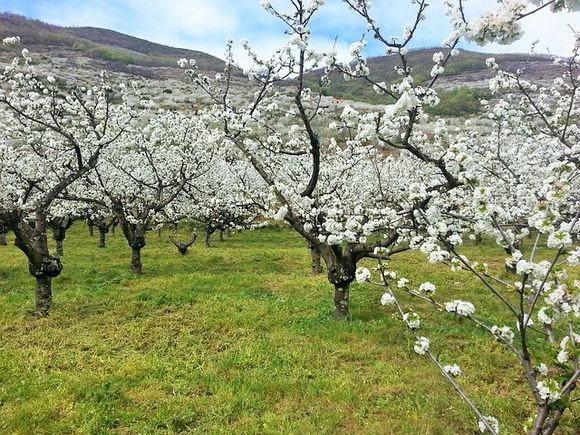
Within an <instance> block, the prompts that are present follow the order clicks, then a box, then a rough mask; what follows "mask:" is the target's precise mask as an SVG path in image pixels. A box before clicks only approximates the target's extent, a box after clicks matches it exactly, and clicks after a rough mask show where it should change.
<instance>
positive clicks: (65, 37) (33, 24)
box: [0, 13, 224, 76]
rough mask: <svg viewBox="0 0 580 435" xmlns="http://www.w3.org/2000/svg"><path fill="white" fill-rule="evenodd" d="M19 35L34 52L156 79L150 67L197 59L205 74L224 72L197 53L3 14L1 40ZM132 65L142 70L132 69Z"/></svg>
mask: <svg viewBox="0 0 580 435" xmlns="http://www.w3.org/2000/svg"><path fill="white" fill-rule="evenodd" d="M13 35H18V36H20V37H21V39H22V41H23V43H24V44H25V45H26V47H28V48H29V49H31V51H33V52H34V53H38V54H45V55H48V54H50V55H51V56H56V57H59V56H74V57H86V58H89V59H93V60H96V61H99V62H100V63H104V66H105V67H107V68H106V69H109V70H113V71H115V70H120V71H123V72H133V73H135V74H138V75H145V76H154V75H155V74H152V71H149V73H147V68H156V67H170V68H175V69H177V63H176V60H177V59H179V58H187V59H191V58H195V59H196V60H197V63H198V65H199V68H200V69H201V70H203V71H221V70H223V67H224V62H223V61H222V60H221V59H218V58H217V57H215V56H211V55H209V54H207V53H203V52H201V51H195V50H186V49H181V48H172V47H167V46H164V45H161V44H156V43H153V42H149V41H146V40H144V39H140V38H135V37H133V36H129V35H124V34H122V33H119V32H115V31H112V30H107V29H99V28H94V27H61V26H55V25H52V24H47V23H43V22H42V21H38V20H33V19H29V18H26V17H22V16H19V15H15V14H11V13H0V37H1V38H4V37H6V36H13ZM0 53H1V51H0ZM130 66H134V67H141V68H133V71H131V68H130Z"/></svg>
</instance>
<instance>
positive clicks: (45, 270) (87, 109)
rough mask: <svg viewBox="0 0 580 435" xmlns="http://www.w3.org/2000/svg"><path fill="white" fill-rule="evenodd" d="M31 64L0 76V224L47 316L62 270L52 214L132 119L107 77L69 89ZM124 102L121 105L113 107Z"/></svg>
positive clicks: (24, 60)
mask: <svg viewBox="0 0 580 435" xmlns="http://www.w3.org/2000/svg"><path fill="white" fill-rule="evenodd" d="M8 39H9V38H8ZM4 42H5V43H17V42H19V41H18V39H17V38H13V41H12V40H10V41H7V42H6V41H4ZM30 61H31V56H30V53H29V52H28V50H27V49H23V50H22V55H21V56H19V57H17V58H15V59H14V61H13V62H12V63H11V64H10V65H8V66H7V67H6V68H5V70H4V72H3V73H2V74H0V86H1V90H0V106H1V108H2V116H3V122H2V125H1V126H0V129H1V136H2V141H1V142H0V214H1V217H0V220H1V221H2V222H3V223H4V224H5V225H6V227H7V228H9V229H10V230H12V231H13V232H14V235H15V238H16V240H15V244H16V246H17V247H18V248H19V249H20V250H21V251H22V252H23V253H24V254H25V255H26V257H27V258H28V263H29V271H30V274H31V275H32V276H33V277H34V278H35V279H36V303H35V312H36V314H38V315H46V314H48V312H49V309H50V305H51V302H52V287H51V283H52V278H55V277H57V276H58V275H59V274H60V272H61V270H62V263H61V261H60V259H59V257H58V256H55V255H53V254H51V252H50V250H49V246H48V242H47V235H46V228H47V225H48V220H49V213H50V208H51V206H52V205H53V204H54V202H55V201H56V200H57V199H58V198H59V197H61V196H62V195H63V194H64V193H65V191H66V190H67V189H68V188H69V187H70V186H71V185H73V184H74V183H75V182H78V181H79V180H80V179H82V178H83V177H85V176H87V175H88V174H89V173H90V172H91V171H92V170H93V169H94V168H95V166H96V165H97V163H98V161H99V159H100V158H101V154H102V152H103V151H104V150H105V149H107V148H108V147H109V146H111V145H112V144H114V143H115V142H117V141H118V140H119V139H120V138H122V136H123V134H124V132H125V130H126V129H127V126H129V125H130V124H131V122H132V119H133V117H134V115H133V114H132V111H131V110H130V107H129V106H128V105H127V103H126V100H125V98H124V89H123V88H119V87H113V86H112V85H111V84H109V81H108V79H107V75H106V74H105V73H104V72H103V73H101V75H100V79H98V80H97V83H96V84H95V85H91V86H86V87H85V86H80V85H79V86H77V85H73V86H71V87H70V88H64V87H63V86H60V80H59V79H58V78H57V77H56V76H50V75H49V76H46V77H44V76H39V75H38V74H37V73H36V72H35V69H34V66H33V65H32V64H31V62H30ZM119 95H121V96H122V102H121V103H120V104H117V105H114V104H112V102H111V101H112V99H113V98H114V97H116V96H119Z"/></svg>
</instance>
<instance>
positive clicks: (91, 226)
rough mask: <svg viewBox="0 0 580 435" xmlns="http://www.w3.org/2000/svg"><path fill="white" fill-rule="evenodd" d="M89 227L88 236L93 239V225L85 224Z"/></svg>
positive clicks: (90, 223)
mask: <svg viewBox="0 0 580 435" xmlns="http://www.w3.org/2000/svg"><path fill="white" fill-rule="evenodd" d="M87 225H88V226H89V236H91V237H93V236H94V235H95V230H94V225H93V223H92V222H87Z"/></svg>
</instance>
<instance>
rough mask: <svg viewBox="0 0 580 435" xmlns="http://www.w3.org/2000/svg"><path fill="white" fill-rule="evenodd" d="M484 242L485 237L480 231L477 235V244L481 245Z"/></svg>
mask: <svg viewBox="0 0 580 435" xmlns="http://www.w3.org/2000/svg"><path fill="white" fill-rule="evenodd" d="M482 243H483V237H482V236H481V234H480V233H477V234H476V235H475V246H480V245H481V244H482Z"/></svg>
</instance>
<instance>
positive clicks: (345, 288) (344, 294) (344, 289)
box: [334, 284, 350, 320]
mask: <svg viewBox="0 0 580 435" xmlns="http://www.w3.org/2000/svg"><path fill="white" fill-rule="evenodd" d="M349 287H350V284H341V285H335V286H334V316H335V317H336V318H337V319H339V320H345V319H347V318H348V314H349V313H348V304H349Z"/></svg>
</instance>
